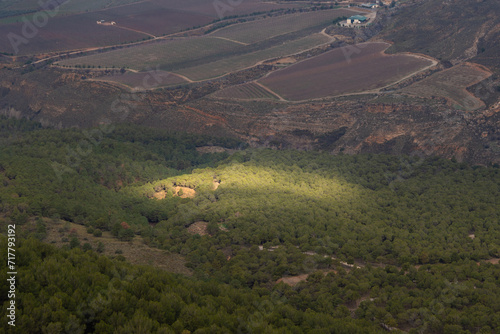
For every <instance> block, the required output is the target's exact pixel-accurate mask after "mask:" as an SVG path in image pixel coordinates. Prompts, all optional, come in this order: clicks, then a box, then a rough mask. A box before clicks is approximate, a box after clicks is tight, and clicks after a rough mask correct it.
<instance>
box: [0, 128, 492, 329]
mask: <svg viewBox="0 0 500 334" xmlns="http://www.w3.org/2000/svg"><path fill="white" fill-rule="evenodd" d="M93 131H94V132H93ZM95 131H97V130H96V129H93V130H89V131H79V130H54V129H41V128H40V127H39V125H37V124H36V123H33V122H28V121H18V120H8V119H0V142H1V144H2V145H1V146H0V156H1V157H2V158H1V160H0V182H1V183H0V185H1V186H0V210H1V213H2V215H3V216H4V217H5V218H4V219H1V218H0V222H1V223H2V225H4V224H7V223H15V224H17V225H18V226H19V227H20V228H21V229H22V227H23V226H25V225H26V224H27V221H28V220H29V219H30V217H34V216H37V217H39V218H37V223H36V228H35V229H36V231H35V232H33V234H32V236H33V237H34V238H36V239H39V240H43V239H44V236H45V234H46V225H45V224H46V223H45V222H44V221H43V220H42V219H41V217H51V218H53V219H63V220H68V221H72V222H75V223H78V224H82V225H85V226H87V232H88V233H92V234H94V235H97V234H100V233H99V232H96V231H101V233H102V231H110V232H111V233H113V234H114V235H115V236H116V237H117V238H119V239H121V240H131V239H132V238H134V236H135V235H137V234H140V235H141V236H142V239H143V240H144V241H145V242H146V243H147V244H149V245H150V246H153V247H158V248H161V249H165V250H168V251H169V252H171V253H177V254H181V255H182V256H184V257H185V258H186V260H187V266H188V267H189V268H190V269H191V270H192V272H193V277H191V278H185V277H181V276H173V275H172V274H168V273H165V272H160V271H158V270H155V269H153V268H147V267H133V266H130V265H128V264H126V263H123V262H120V261H118V262H114V261H112V260H110V259H107V258H103V257H99V256H98V255H97V254H95V253H93V252H92V251H91V250H90V245H89V244H88V243H85V241H80V240H78V239H76V240H73V239H72V240H71V241H70V242H69V245H68V246H65V247H66V248H67V249H65V250H59V249H56V248H53V247H49V246H47V245H44V244H41V243H39V242H37V241H34V240H26V239H24V238H25V237H29V235H24V234H23V235H22V236H20V240H21V244H20V245H19V249H18V252H19V254H18V256H19V270H18V271H19V293H20V295H19V297H18V298H19V299H18V301H19V304H18V305H19V312H20V313H19V325H20V326H24V327H19V328H16V330H17V329H18V330H20V332H19V333H21V332H22V333H25V332H30V333H38V332H40V333H41V332H61V331H66V332H72V333H78V332H80V333H83V332H88V333H90V332H96V333H105V332H110V331H114V330H116V332H118V333H140V332H144V333H150V332H162V333H163V332H164V333H183V331H185V330H187V331H189V332H192V333H236V332H242V333H303V332H306V333H331V332H335V333H376V332H379V331H380V332H381V331H383V329H382V328H391V327H394V328H398V329H401V330H405V331H408V332H410V333H420V332H421V333H479V332H480V333H493V332H495V331H499V330H500V318H499V316H498V314H500V313H499V312H500V304H499V303H498V300H500V288H499V287H500V284H499V283H500V282H499V280H500V268H499V265H498V264H493V263H494V262H495V258H498V257H500V247H499V245H498V240H500V225H499V215H500V212H499V211H498V207H499V204H500V203H499V201H500V193H499V192H500V173H499V171H500V170H499V169H498V168H495V167H477V166H470V165H467V164H463V163H458V162H455V161H449V160H444V159H440V158H428V159H422V158H419V157H418V156H406V157H405V156H401V157H396V156H386V155H357V156H349V155H337V156H332V155H330V154H327V153H320V152H298V151H291V150H290V151H275V150H254V149H243V147H244V146H243V145H242V144H241V143H239V142H237V141H234V140H228V139H216V138H208V137H201V136H195V135H189V136H188V135H181V134H172V133H171V134H169V133H165V132H163V131H160V130H152V129H145V128H141V127H137V126H130V125H121V126H116V127H115V128H114V129H113V131H107V132H106V134H104V133H101V135H100V136H96V135H95V133H96V132H95ZM89 134H94V135H92V136H90V135H89ZM332 136H333V135H332ZM90 138H93V139H94V141H92V140H91V139H90ZM96 138H97V139H96ZM328 139H329V137H328V138H327V137H325V139H324V141H325V143H324V145H326V146H325V147H327V145H328ZM85 140H86V141H88V142H90V143H91V145H90V146H88V145H84V144H83V143H84V142H85ZM207 145H208V146H211V145H217V146H223V147H226V148H231V149H237V150H235V151H233V154H231V155H229V154H228V153H212V154H200V153H199V152H198V151H197V150H196V147H200V146H207ZM322 145H323V144H322ZM75 152H76V153H77V154H76V156H75ZM78 152H79V153H78ZM83 153H85V154H83ZM68 157H72V158H71V159H68ZM76 158H78V159H76ZM54 163H56V165H54ZM54 166H58V167H57V168H59V169H57V168H56V169H54V168H53V167H54ZM61 166H62V167H61ZM56 171H59V177H58V173H57V172H56ZM61 171H62V172H61ZM175 187H186V188H191V189H193V190H194V191H195V192H196V194H195V196H194V197H193V198H180V197H179V196H174V193H175ZM186 188H184V189H186ZM187 190H189V189H187ZM158 194H163V196H157V195H158ZM178 195H180V194H179V193H178ZM163 197H164V198H163ZM161 198H163V199H161ZM195 222H204V224H206V230H207V231H206V232H207V234H206V235H204V236H200V235H197V234H191V233H190V232H189V231H188V229H187V227H189V226H190V225H191V224H193V223H195ZM68 241H69V240H68ZM2 244H4V240H2ZM103 247H105V245H104V246H103ZM101 250H102V247H101ZM0 252H5V247H2V248H1V249H0ZM4 256H5V254H4ZM118 258H119V256H118ZM2 266H5V264H3V265H2ZM4 269H5V268H4ZM4 272H6V270H4ZM300 274H304V275H305V277H307V280H305V281H302V282H301V283H299V284H297V285H295V286H293V287H292V286H288V285H285V284H283V283H279V284H277V283H276V281H277V280H278V279H280V278H286V277H291V276H295V275H300ZM5 284H6V283H3V285H1V286H0V287H1V288H2V291H3V290H5V291H6V289H7V287H6V285H5ZM5 291H3V292H2V295H3V296H5V295H6V293H4V292H5ZM2 326H5V324H4V323H3V324H2ZM184 333H186V332H184Z"/></svg>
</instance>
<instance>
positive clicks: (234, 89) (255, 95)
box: [213, 82, 278, 100]
mask: <svg viewBox="0 0 500 334" xmlns="http://www.w3.org/2000/svg"><path fill="white" fill-rule="evenodd" d="M213 96H214V97H217V98H226V99H241V100H260V99H277V98H278V97H277V96H276V95H275V94H273V93H271V92H270V91H268V90H266V89H265V88H264V87H262V86H261V85H259V84H257V83H255V82H249V83H246V84H243V85H237V86H231V87H228V88H226V89H223V90H221V91H218V92H216V93H215V94H213Z"/></svg>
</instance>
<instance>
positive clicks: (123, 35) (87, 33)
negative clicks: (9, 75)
mask: <svg viewBox="0 0 500 334" xmlns="http://www.w3.org/2000/svg"><path fill="white" fill-rule="evenodd" d="M82 27H84V28H82ZM22 31H23V24H22V23H14V24H5V25H0V52H6V53H11V54H14V53H15V52H16V50H15V48H14V47H13V46H12V45H11V43H10V41H9V38H8V35H9V34H10V33H14V34H16V35H18V36H22V35H23V34H22ZM147 37H148V36H147V35H145V34H142V33H139V32H135V31H131V30H125V29H120V28H117V27H116V26H104V25H98V24H96V21H95V20H89V18H87V17H85V16H83V15H71V16H63V17H55V18H53V19H52V20H51V21H50V24H47V25H46V26H45V27H43V28H40V29H37V33H36V35H35V36H34V37H33V38H31V39H26V43H21V44H19V47H18V53H17V54H18V55H29V54H40V53H47V52H52V51H65V50H74V49H82V48H88V47H104V46H108V45H117V44H123V43H127V42H130V41H137V40H142V39H144V38H147Z"/></svg>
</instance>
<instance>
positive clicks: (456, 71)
mask: <svg viewBox="0 0 500 334" xmlns="http://www.w3.org/2000/svg"><path fill="white" fill-rule="evenodd" d="M490 75H491V72H490V71H487V70H485V69H484V68H482V67H481V66H478V65H476V64H471V63H464V64H460V65H457V66H454V67H452V68H449V69H447V70H444V71H441V72H437V73H434V74H433V75H431V76H430V77H428V78H425V79H424V80H422V81H419V82H417V83H414V84H413V85H411V86H408V87H405V88H403V89H402V90H401V91H402V92H403V93H407V94H411V95H417V96H422V97H433V96H441V97H444V98H446V99H448V100H450V101H451V102H452V103H453V104H457V105H458V106H459V107H462V108H465V109H467V110H475V109H478V108H481V107H483V106H484V103H483V102H482V101H481V100H480V99H478V98H476V97H475V96H474V95H472V94H471V93H469V92H468V91H467V90H466V88H467V87H469V86H472V85H474V84H476V83H478V82H480V81H483V80H484V79H486V78H488V77H489V76H490Z"/></svg>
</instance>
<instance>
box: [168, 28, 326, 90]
mask: <svg viewBox="0 0 500 334" xmlns="http://www.w3.org/2000/svg"><path fill="white" fill-rule="evenodd" d="M329 40H330V38H328V37H326V36H325V35H322V34H314V35H311V36H307V37H304V38H300V39H298V40H293V41H290V42H287V43H284V44H282V45H279V46H275V47H271V48H268V49H264V50H261V51H257V52H252V53H248V54H244V55H239V56H234V57H227V58H223V59H221V60H218V61H215V62H210V63H205V64H202V65H199V66H193V67H188V68H184V69H181V70H178V71H174V72H175V73H178V74H181V75H183V76H186V77H188V78H189V79H191V80H193V81H200V80H206V79H211V78H214V77H218V76H221V75H225V74H227V73H231V72H234V71H238V70H241V69H244V68H247V67H251V66H253V65H255V64H257V63H259V62H261V61H264V60H267V59H271V58H276V57H283V56H286V55H291V54H295V53H299V52H302V51H304V50H308V49H311V48H313V47H316V46H318V45H321V44H324V43H327V42H328V41H329Z"/></svg>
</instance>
